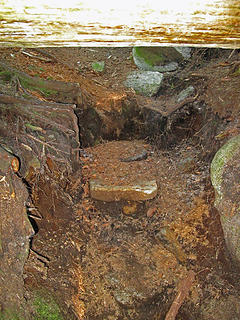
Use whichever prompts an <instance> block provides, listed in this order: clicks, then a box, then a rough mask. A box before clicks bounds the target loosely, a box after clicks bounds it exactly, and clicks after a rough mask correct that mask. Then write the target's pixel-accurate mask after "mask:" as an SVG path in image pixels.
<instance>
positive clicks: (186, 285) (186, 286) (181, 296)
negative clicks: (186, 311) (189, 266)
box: [165, 270, 195, 320]
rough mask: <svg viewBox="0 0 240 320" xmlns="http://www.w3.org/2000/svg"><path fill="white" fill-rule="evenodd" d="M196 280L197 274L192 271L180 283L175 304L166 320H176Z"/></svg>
mask: <svg viewBox="0 0 240 320" xmlns="http://www.w3.org/2000/svg"><path fill="white" fill-rule="evenodd" d="M194 279H195V273H194V272H193V271H192V270H190V271H188V274H187V276H186V278H184V279H183V280H181V281H180V283H179V288H178V294H177V296H176V297H175V299H174V300H173V303H172V305H171V307H170V309H169V311H168V313H167V314H166V317H165V320H175V318H176V315H177V313H178V310H179V308H180V307H181V305H182V304H183V302H184V300H185V299H186V297H187V295H188V293H189V291H190V289H191V286H192V284H193V281H194Z"/></svg>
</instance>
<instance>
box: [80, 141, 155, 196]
mask: <svg viewBox="0 0 240 320" xmlns="http://www.w3.org/2000/svg"><path fill="white" fill-rule="evenodd" d="M86 153H87V154H88V155H89V157H88V160H87V161H85V167H86V170H87V174H88V181H89V190H90V196H91V197H92V198H93V199H96V200H101V201H106V202H110V201H120V200H127V201H128V200H129V201H144V200H149V199H153V198H154V197H155V196H156V194H157V190H158V186H157V182H156V166H157V164H156V161H155V158H154V157H153V152H152V150H151V146H150V145H147V144H145V142H144V141H141V140H134V141H111V142H108V143H104V144H101V145H98V146H96V147H92V148H88V149H86ZM83 174H84V171H83Z"/></svg>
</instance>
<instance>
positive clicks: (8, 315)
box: [0, 309, 24, 320]
mask: <svg viewBox="0 0 240 320" xmlns="http://www.w3.org/2000/svg"><path fill="white" fill-rule="evenodd" d="M0 320H24V318H23V317H22V316H21V314H20V313H19V312H16V311H14V310H10V309H7V310H4V312H0Z"/></svg>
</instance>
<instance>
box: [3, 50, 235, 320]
mask: <svg viewBox="0 0 240 320" xmlns="http://www.w3.org/2000/svg"><path fill="white" fill-rule="evenodd" d="M43 50H44V54H42V53H41V52H40V51H38V52H37V51H36V50H24V51H27V52H29V53H31V54H32V55H34V54H37V55H41V56H42V57H47V55H46V53H48V54H49V56H48V57H49V59H50V60H51V61H49V62H46V61H43V60H40V59H38V58H33V57H30V56H27V55H26V54H24V53H23V52H24V51H21V50H19V49H0V53H1V58H2V59H4V60H5V61H7V62H8V63H9V64H11V65H12V66H14V67H15V68H17V69H19V70H22V71H24V72H26V73H28V74H29V75H32V76H36V75H38V76H39V77H42V78H45V79H50V78H51V79H55V80H62V81H66V82H77V83H80V84H83V83H87V84H85V87H87V88H89V87H90V86H91V83H94V84H95V85H97V86H98V87H99V88H100V89H99V90H100V91H101V88H107V89H110V90H113V91H114V92H117V93H121V92H126V91H127V89H126V88H124V86H123V81H124V79H125V78H126V75H127V73H128V72H130V71H131V70H135V69H136V66H135V65H134V63H133V60H132V57H131V49H130V48H44V49H43ZM54 59H55V60H54ZM96 61H104V62H105V68H104V71H103V72H102V73H98V72H95V71H93V69H92V63H93V62H96ZM237 61H238V62H239V53H238V52H237V51H235V52H233V53H232V51H228V50H221V51H219V50H215V51H214V50H212V51H209V50H207V49H198V50H196V51H194V54H193V59H192V60H191V62H190V63H188V64H187V65H186V66H185V67H184V69H183V71H182V72H180V73H179V74H178V75H175V81H176V77H177V78H178V79H181V80H182V79H185V81H189V79H191V81H192V82H194V84H196V85H198V90H199V91H198V93H199V96H198V100H197V102H196V103H197V104H198V106H203V105H205V109H204V110H205V111H204V114H202V115H201V117H196V118H192V123H191V122H189V118H187V120H184V119H185V118H184V117H185V116H186V112H185V111H184V110H183V111H182V112H183V114H184V116H183V117H182V121H181V119H180V120H179V117H178V120H177V121H175V122H174V118H172V119H171V121H172V123H174V125H175V126H172V128H171V129H172V130H171V135H170V138H169V139H170V140H171V144H170V146H169V145H168V137H166V140H164V145H162V146H160V147H159V143H158V142H159V141H160V137H157V136H154V138H152V139H151V140H150V141H149V140H148V139H145V141H142V142H141V147H142V146H144V147H145V148H146V149H147V151H148V154H149V157H148V159H147V160H142V161H140V162H135V163H124V162H123V163H121V165H119V166H117V167H115V166H114V157H115V156H116V154H117V155H119V154H120V155H121V156H122V158H127V157H129V156H132V154H133V151H134V152H137V151H138V150H137V151H136V149H134V148H136V143H135V142H134V139H135V138H136V137H134V136H133V137H132V139H130V141H125V142H124V141H122V142H121V141H120V142H119V144H118V143H116V141H115V142H108V141H99V145H97V146H89V147H88V148H85V150H84V152H83V153H81V158H80V163H81V168H80V169H78V170H77V171H75V172H74V173H73V174H72V175H71V174H70V175H69V176H68V177H67V183H66V184H65V185H64V186H63V185H62V184H59V183H58V179H57V178H56V177H59V175H60V170H59V171H58V169H57V168H56V169H55V170H54V171H53V170H51V166H48V168H47V169H46V170H45V172H44V174H42V175H40V174H38V175H36V176H34V177H31V181H30V183H31V185H32V194H33V203H34V206H35V215H36V216H38V217H35V218H30V219H31V220H30V221H31V222H32V225H33V227H34V229H35V233H36V234H35V236H34V237H33V239H32V243H31V248H32V251H31V252H30V254H29V258H28V260H27V263H26V265H25V271H24V280H25V287H26V290H27V293H26V297H27V299H28V300H29V301H31V298H32V297H31V293H32V292H33V291H34V290H38V289H42V288H45V289H46V290H48V291H49V292H51V293H52V294H53V295H54V297H55V298H56V300H57V302H58V303H59V305H60V308H61V311H62V313H63V315H64V319H67V320H68V319H69V320H70V319H89V320H90V319H91V320H92V319H109V320H110V319H119V320H120V319H142V320H144V319H150V318H151V319H165V316H166V313H167V312H168V310H169V309H170V307H171V305H172V302H173V300H174V298H175V296H176V295H177V294H178V293H179V290H180V289H179V287H178V284H179V282H180V280H181V279H184V278H186V277H187V276H188V271H189V270H193V271H194V275H195V276H194V277H195V279H194V284H193V285H191V288H189V291H190V294H189V296H188V297H187V298H186V299H185V302H184V303H183V305H182V308H181V309H180V310H179V312H178V314H177V317H176V319H179V320H180V319H181V320H187V319H188V320H189V319H193V320H194V319H198V317H199V319H202V318H201V313H200V309H201V308H200V307H199V306H201V305H203V306H202V309H201V312H203V310H205V309H204V308H205V307H204V305H205V304H206V301H207V300H211V299H213V298H216V299H221V297H223V296H225V295H233V296H237V294H236V292H238V290H239V281H236V273H235V270H234V269H233V267H232V264H231V261H230V260H229V258H228V254H227V251H226V248H225V242H224V238H223V233H222V229H221V224H220V220H219V215H218V213H217V211H216V210H215V209H214V207H213V202H214V192H213V189H212V186H211V183H210V178H209V167H210V160H211V159H212V157H213V155H214V152H215V151H216V149H217V148H219V146H220V145H221V144H223V143H224V142H225V141H226V139H227V138H229V137H231V136H232V135H235V134H237V133H238V132H239V131H238V129H239V127H238V121H239V103H237V99H238V97H239V94H238V93H236V91H237V89H239V87H238V85H239V75H238V74H236V76H235V77H234V78H232V77H230V75H232V73H235V72H236V70H237V69H236V67H237V66H238V64H237ZM186 79H187V80H186ZM91 81H93V82H91ZM83 86H84V85H83ZM180 89H181V86H179V87H178V82H175V83H173V82H171V81H170V77H169V83H168V84H167V85H166V87H165V88H164V90H165V91H166V93H167V94H168V95H169V94H171V92H173V91H174V90H176V91H180ZM163 94H164V92H163V93H162V95H163ZM32 95H36V96H38V97H39V94H37V93H36V92H32ZM158 99H160V98H159V97H157V98H154V102H157V101H158ZM152 101H153V100H152ZM230 101H232V103H230ZM193 120H194V121H193ZM214 123H217V125H216V126H214ZM176 124H177V125H176ZM170 125H171V122H170ZM177 127H179V128H177ZM186 132H187V133H186ZM179 136H181V139H178V138H179ZM216 137H217V138H216ZM170 140H169V141H170ZM161 141H162V140H161ZM173 142H174V143H173ZM176 142H177V143H176ZM116 148H117V149H116ZM115 160H117V159H115ZM118 160H119V159H118ZM144 161H146V166H145V167H147V173H148V174H151V175H152V174H154V177H155V178H156V180H157V184H158V187H159V191H158V194H157V196H156V197H155V198H154V199H153V200H148V201H146V202H137V203H133V202H127V201H125V202H124V201H120V202H110V203H104V202H101V201H96V200H93V199H92V198H91V197H90V194H89V179H90V178H92V177H100V176H101V177H103V178H104V179H112V183H116V179H119V177H120V176H121V166H124V170H125V171H124V172H126V170H129V172H131V173H133V174H134V173H135V174H136V175H141V166H142V165H143V164H144ZM143 167H144V165H143ZM123 179H124V177H123ZM124 208H125V209H124ZM126 208H128V209H126ZM126 263H128V264H129V265H130V267H128V268H126V267H125V264H126ZM143 266H144V267H143ZM153 266H154V268H153ZM144 268H145V269H144ZM151 268H152V269H151ZM113 270H114V271H117V272H118V273H119V274H121V273H123V272H124V271H126V270H128V271H129V270H131V272H130V271H129V274H125V275H124V276H123V277H122V278H121V277H120V278H121V279H120V280H119V281H120V284H121V285H122V286H123V287H124V286H125V287H127V286H128V284H127V282H128V283H129V282H130V283H131V285H132V287H134V288H137V289H136V290H137V291H138V290H140V289H139V288H138V286H141V284H140V285H139V283H138V282H139V279H141V277H142V276H143V274H144V277H145V280H144V286H146V291H145V292H144V294H146V298H144V299H140V303H138V304H135V305H134V304H132V305H131V303H130V302H129V305H128V306H126V305H125V304H124V303H122V305H121V303H119V300H118V301H117V302H116V295H117V293H116V288H115V287H114V284H113V283H111V282H109V279H108V277H109V274H110V272H112V271H113ZM146 270H147V271H146ZM116 281H117V280H116ZM109 283H111V285H110V284H109ZM156 284H157V285H156ZM111 286H112V287H111ZM157 287H162V288H163V289H162V291H161V290H160V291H161V294H159V292H157V290H156V288H157ZM151 291H152V294H150V293H149V292H151ZM226 312H230V311H229V310H226ZM209 315H211V316H212V319H217V318H214V311H212V314H211V311H209ZM204 319H206V318H204Z"/></svg>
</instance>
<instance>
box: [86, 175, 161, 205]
mask: <svg viewBox="0 0 240 320" xmlns="http://www.w3.org/2000/svg"><path fill="white" fill-rule="evenodd" d="M89 184H90V194H91V197H92V198H93V199H96V200H101V201H106V202H110V201H120V200H132V201H141V200H149V199H153V198H154V197H155V196H156V195H157V189H158V188H157V183H156V180H152V181H139V182H136V183H132V184H128V185H109V184H106V183H104V181H100V180H97V179H91V180H90V183H89Z"/></svg>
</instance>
